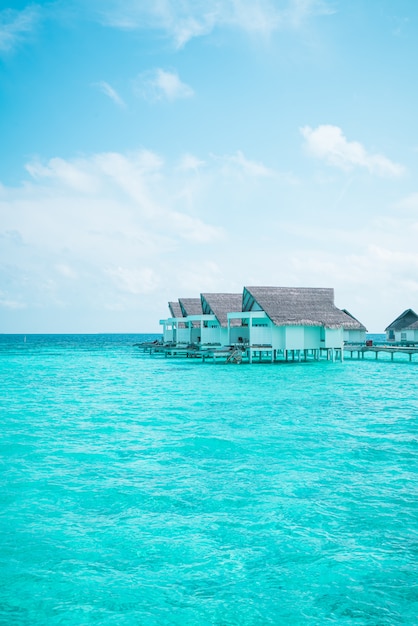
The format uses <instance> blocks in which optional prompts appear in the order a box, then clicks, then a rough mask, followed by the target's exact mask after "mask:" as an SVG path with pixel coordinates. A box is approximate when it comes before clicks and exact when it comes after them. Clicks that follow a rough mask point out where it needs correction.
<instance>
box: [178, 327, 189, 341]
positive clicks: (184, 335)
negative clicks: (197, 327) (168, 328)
mask: <svg viewBox="0 0 418 626" xmlns="http://www.w3.org/2000/svg"><path fill="white" fill-rule="evenodd" d="M177 343H190V328H188V327H186V328H177Z"/></svg>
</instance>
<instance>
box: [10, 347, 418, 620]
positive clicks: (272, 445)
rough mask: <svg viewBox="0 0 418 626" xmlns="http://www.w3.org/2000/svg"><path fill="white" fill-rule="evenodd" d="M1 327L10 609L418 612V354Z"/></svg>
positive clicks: (327, 614)
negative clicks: (235, 357) (181, 342)
mask: <svg viewBox="0 0 418 626" xmlns="http://www.w3.org/2000/svg"><path fill="white" fill-rule="evenodd" d="M142 338H143V337H141V336H135V335H113V336H112V335H95V336H94V335H90V336H45V335H44V336H39V335H38V336H33V335H32V336H27V338H26V341H24V338H23V336H7V335H4V336H2V337H0V386H1V390H2V391H1V396H0V408H1V415H2V431H1V438H0V443H1V457H0V458H1V486H2V488H1V492H0V498H1V507H0V532H1V540H2V550H1V552H0V576H1V584H0V624H5V625H19V626H20V625H22V626H23V625H25V626H26V625H28V626H29V625H30V626H37V625H48V626H49V625H51V626H55V625H68V626H70V625H71V626H73V625H74V626H80V625H90V624H100V625H104V626H108V625H117V626H130V625H136V624H141V625H145V626H147V625H177V624H178V625H195V624H196V625H198V624H199V625H201V624H203V625H204V624H216V625H222V626H229V625H237V626H238V625H239V626H241V625H242V626H246V625H256V624H257V625H258V624H260V625H264V624H275V625H277V624H280V625H282V624H284V625H286V624H289V625H298V624H301V625H302V624H308V623H309V624H328V623H329V624H347V625H348V624H350V625H351V624H358V625H368V626H369V625H370V626H378V625H379V626H380V625H386V624H387V625H393V624H416V623H418V584H417V580H418V576H417V564H418V517H417V513H418V507H417V492H418V489H417V473H418V471H417V469H418V463H417V461H418V445H417V426H418V394H417V391H416V389H417V387H416V380H417V376H418V361H417V362H412V363H410V362H408V361H407V360H403V359H402V357H400V358H398V359H397V360H395V361H394V362H390V361H388V360H385V359H379V361H377V362H376V361H375V360H374V358H373V359H365V360H364V361H359V360H357V359H354V360H349V359H348V360H346V361H345V362H344V363H328V362H320V363H314V362H312V363H288V364H284V363H278V364H253V365H252V366H250V365H223V364H220V363H217V364H212V363H209V362H207V363H205V364H202V363H200V362H197V361H195V360H188V359H179V360H172V359H164V358H161V357H157V356H154V357H150V356H149V355H148V354H143V353H141V352H140V351H139V350H138V348H135V347H134V346H133V344H134V343H135V342H136V341H138V340H140V339H142Z"/></svg>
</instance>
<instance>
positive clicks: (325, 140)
mask: <svg viewBox="0 0 418 626" xmlns="http://www.w3.org/2000/svg"><path fill="white" fill-rule="evenodd" d="M300 132H301V134H302V136H303V137H304V139H305V142H306V143H305V147H306V150H307V151H308V153H310V154H311V155H312V156H314V157H316V158H318V159H323V160H324V161H326V162H327V163H329V164H331V165H334V166H335V167H338V168H340V169H343V170H346V171H349V170H352V169H353V168H354V167H363V168H366V169H367V170H368V171H369V172H370V173H371V174H375V175H377V176H390V177H398V176H401V175H402V174H403V173H404V168H403V166H402V165H399V164H398V163H394V162H393V161H390V160H389V159H388V158H386V157H385V156H383V155H381V154H370V153H368V152H367V150H366V149H365V148H364V146H363V145H362V144H361V143H360V142H358V141H348V140H347V139H346V137H345V136H344V134H343V132H342V130H341V128H339V127H338V126H331V125H329V124H327V125H322V126H318V127H317V128H315V129H312V128H311V127H310V126H304V127H303V128H301V129H300Z"/></svg>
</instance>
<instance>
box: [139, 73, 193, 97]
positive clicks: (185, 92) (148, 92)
mask: <svg viewBox="0 0 418 626" xmlns="http://www.w3.org/2000/svg"><path fill="white" fill-rule="evenodd" d="M134 91H135V92H136V94H137V95H139V96H140V97H142V98H145V99H146V100H150V101H151V102H156V101H158V100H169V101H173V100H179V99H181V98H191V97H192V96H193V95H194V91H193V89H192V88H191V87H190V86H189V85H186V83H183V82H182V81H181V80H180V78H179V76H178V74H177V73H176V72H168V71H166V70H163V69H161V68H157V69H156V70H150V71H149V72H144V73H142V74H140V75H139V76H137V78H136V79H135V81H134Z"/></svg>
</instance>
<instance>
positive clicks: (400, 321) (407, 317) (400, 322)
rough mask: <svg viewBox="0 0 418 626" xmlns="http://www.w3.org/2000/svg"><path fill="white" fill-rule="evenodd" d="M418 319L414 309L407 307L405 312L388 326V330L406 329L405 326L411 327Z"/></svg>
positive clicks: (386, 329)
mask: <svg viewBox="0 0 418 626" xmlns="http://www.w3.org/2000/svg"><path fill="white" fill-rule="evenodd" d="M417 321H418V315H417V314H416V313H415V311H413V310H412V309H406V311H404V312H403V313H401V314H400V315H399V317H397V318H396V320H394V321H393V322H392V323H391V324H389V326H388V327H387V328H385V331H388V330H394V331H396V330H404V329H405V328H409V327H410V326H411V325H412V324H415V322H417Z"/></svg>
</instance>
